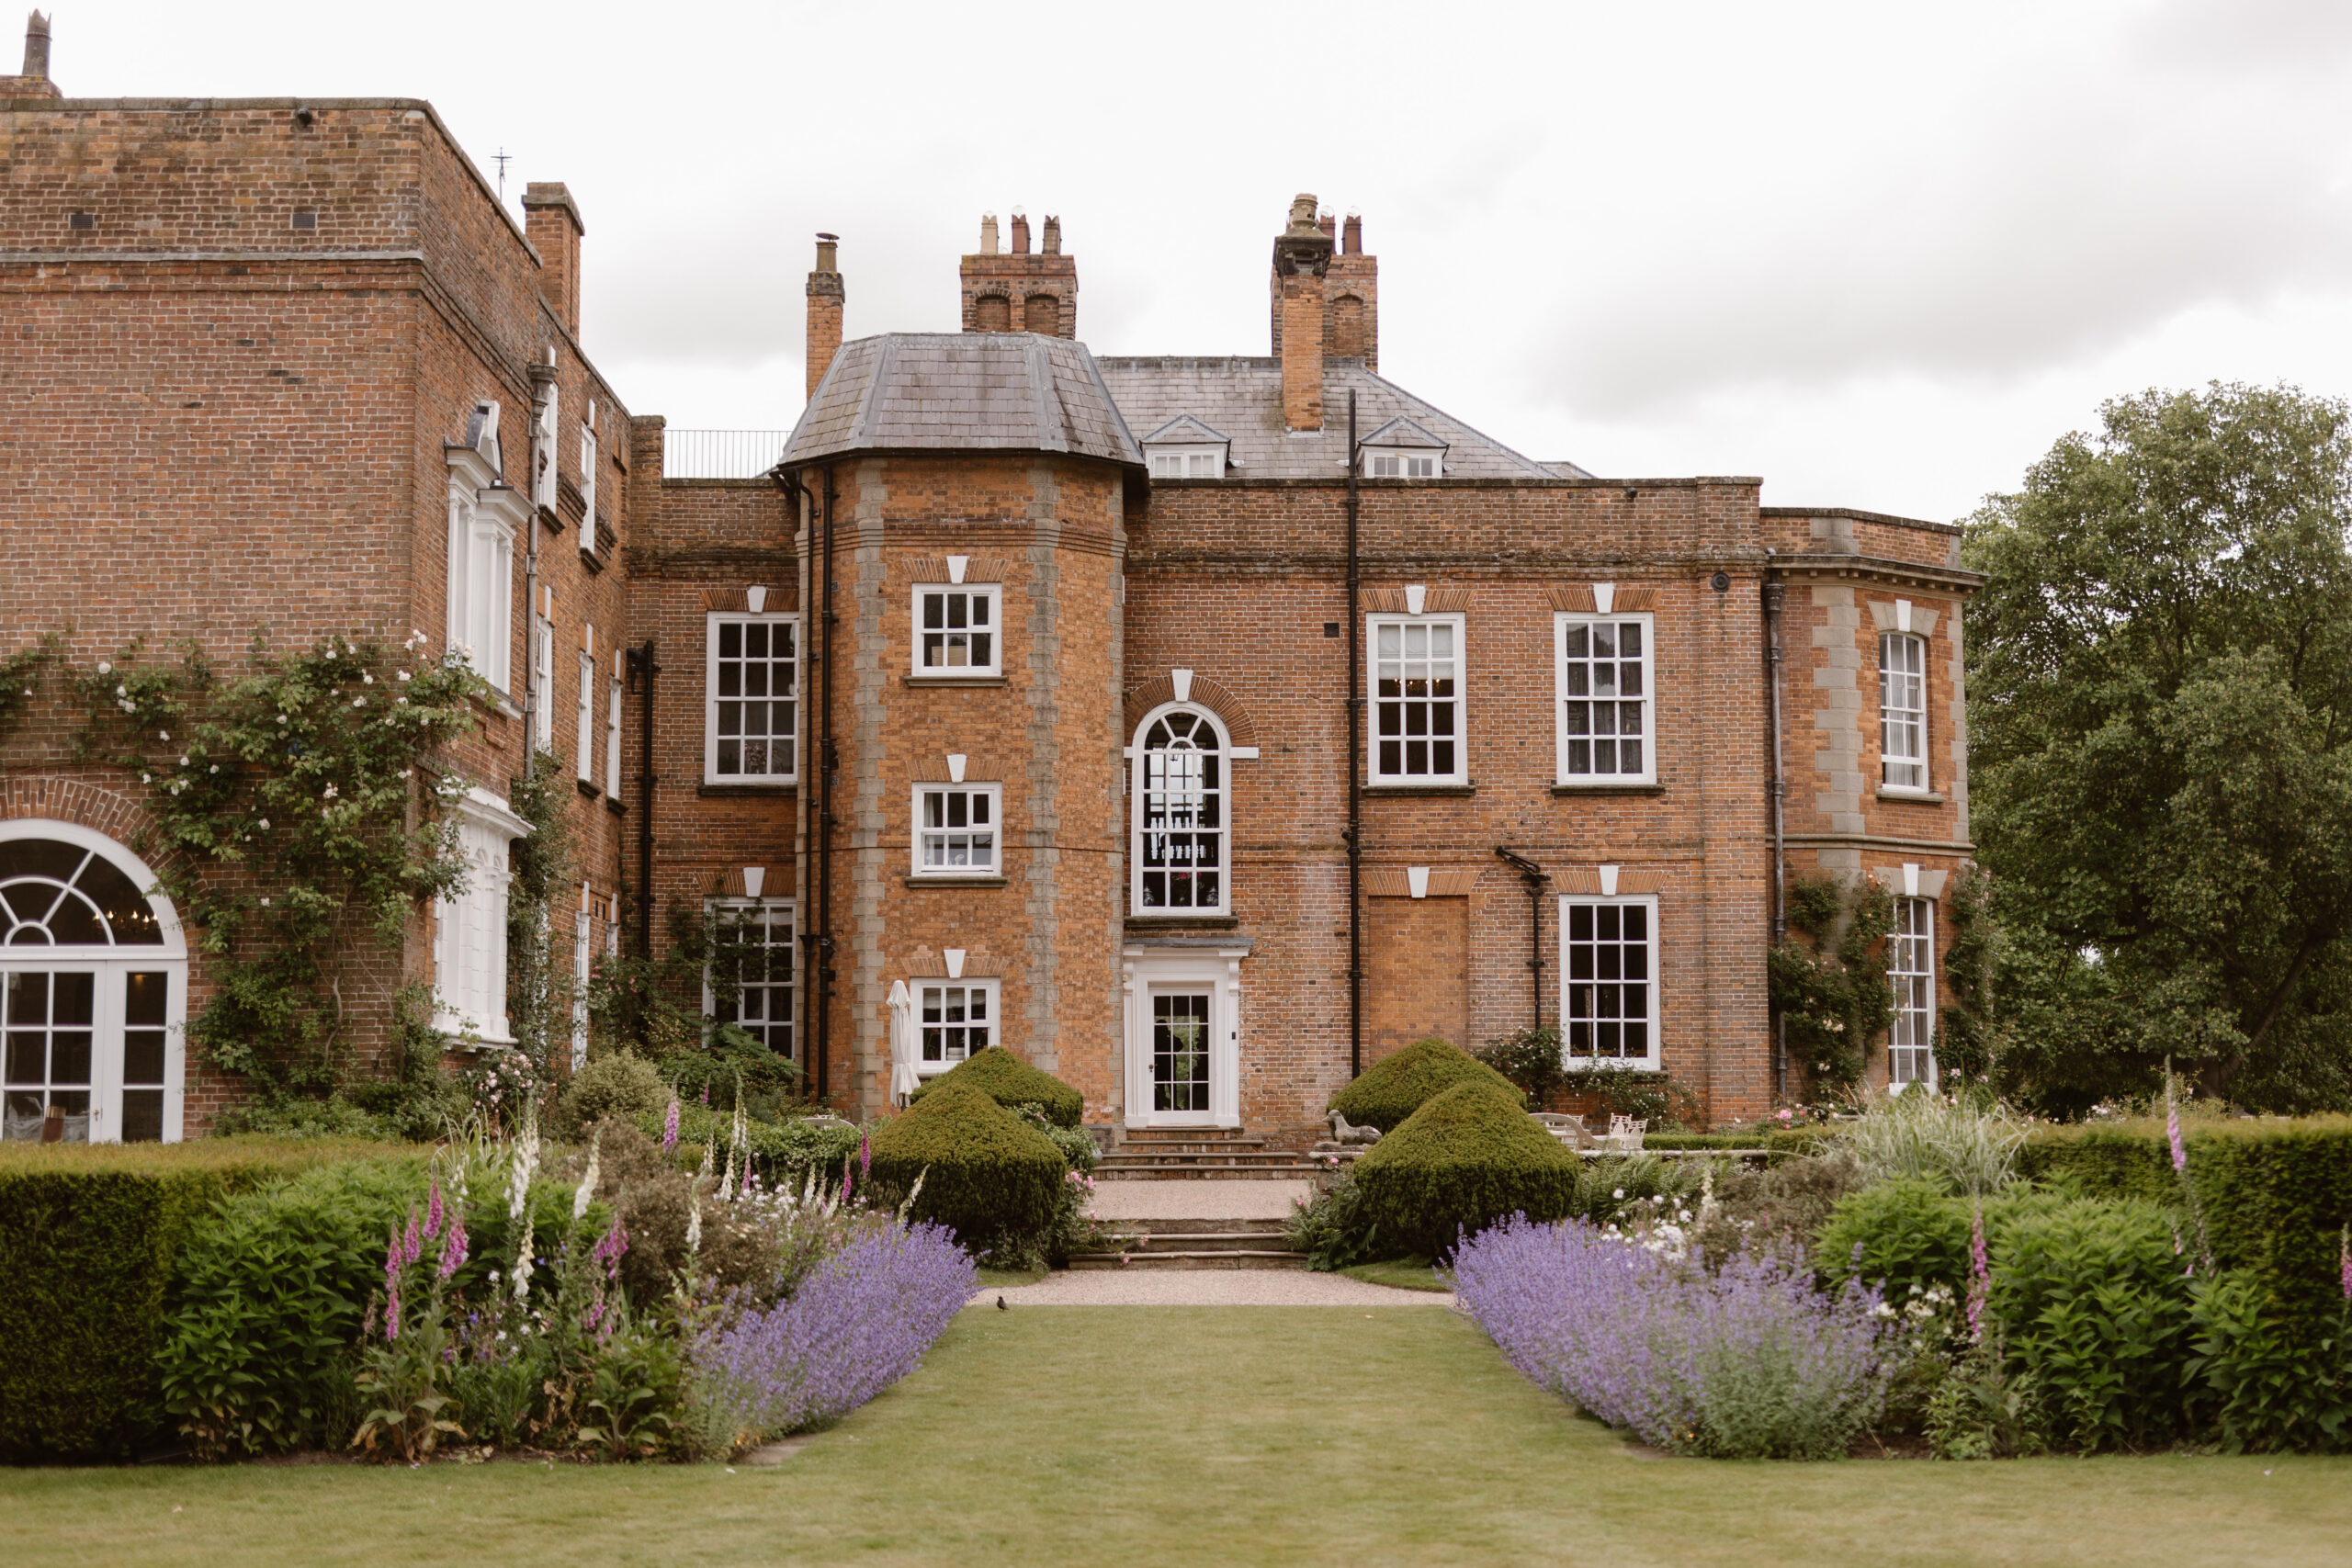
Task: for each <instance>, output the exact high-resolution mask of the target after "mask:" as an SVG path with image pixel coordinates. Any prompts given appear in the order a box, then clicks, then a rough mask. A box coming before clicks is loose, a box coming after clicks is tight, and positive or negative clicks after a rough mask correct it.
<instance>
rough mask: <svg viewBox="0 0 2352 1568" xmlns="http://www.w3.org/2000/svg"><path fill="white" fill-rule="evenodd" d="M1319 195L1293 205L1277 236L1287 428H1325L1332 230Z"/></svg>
mask: <svg viewBox="0 0 2352 1568" xmlns="http://www.w3.org/2000/svg"><path fill="white" fill-rule="evenodd" d="M1315 206H1316V203H1315V197H1313V196H1311V195H1306V194H1301V195H1299V196H1297V197H1294V198H1293V199H1292V201H1291V204H1290V224H1289V226H1288V227H1287V228H1285V229H1284V230H1283V231H1282V233H1281V234H1280V235H1278V236H1276V238H1275V240H1274V304H1275V312H1274V353H1275V354H1276V355H1279V356H1280V357H1281V359H1282V362H1283V429H1285V430H1320V429H1322V428H1323V329H1324V320H1325V316H1326V310H1325V299H1324V287H1323V279H1324V275H1325V274H1326V273H1328V272H1329V271H1330V268H1331V250H1332V242H1331V234H1330V232H1329V231H1328V230H1327V229H1326V228H1325V227H1324V226H1323V224H1322V223H1321V222H1319V221H1318V220H1317V218H1316V214H1315Z"/></svg>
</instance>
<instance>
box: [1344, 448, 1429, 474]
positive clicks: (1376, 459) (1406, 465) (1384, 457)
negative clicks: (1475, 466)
mask: <svg viewBox="0 0 2352 1568" xmlns="http://www.w3.org/2000/svg"><path fill="white" fill-rule="evenodd" d="M1444 468H1445V457H1444V456H1443V454H1442V453H1438V452H1408V451H1380V450H1378V449H1376V448H1368V449H1367V450H1366V451H1365V453H1364V471H1365V472H1366V473H1367V474H1369V475H1370V476H1371V477H1372V478H1374V479H1439V478H1442V477H1443V472H1444Z"/></svg>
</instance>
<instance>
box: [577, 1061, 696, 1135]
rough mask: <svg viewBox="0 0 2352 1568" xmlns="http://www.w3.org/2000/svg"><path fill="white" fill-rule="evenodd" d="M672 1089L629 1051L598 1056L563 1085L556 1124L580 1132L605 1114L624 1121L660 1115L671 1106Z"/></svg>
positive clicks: (654, 1071) (591, 1125) (655, 1072)
mask: <svg viewBox="0 0 2352 1568" xmlns="http://www.w3.org/2000/svg"><path fill="white" fill-rule="evenodd" d="M670 1099H671V1089H670V1086H669V1084H667V1083H666V1082H664V1081H663V1080H662V1075H661V1073H660V1072H659V1071H657V1070H656V1069H655V1067H654V1066H653V1064H652V1063H650V1062H649V1061H647V1060H646V1059H645V1058H644V1057H642V1056H639V1055H636V1054H635V1053H634V1052H630V1051H616V1052H614V1053H613V1054H612V1055H609V1056H599V1057H597V1058H596V1059H595V1060H594V1061H593V1062H591V1063H589V1064H588V1065H587V1066H584V1067H582V1068H581V1069H580V1070H579V1071H578V1072H576V1073H574V1074H572V1075H571V1082H570V1083H569V1084H567V1085H565V1086H564V1090H563V1096H562V1098H561V1099H560V1100H557V1101H556V1113H555V1122H556V1125H557V1126H559V1127H560V1128H561V1129H563V1130H564V1131H565V1132H567V1133H577V1134H582V1135H584V1134H585V1133H586V1130H587V1129H588V1128H590V1127H593V1126H594V1125H595V1124H596V1123H597V1122H602V1121H603V1120H605V1118H606V1117H607V1116H617V1117H620V1118H621V1119H622V1120H623V1121H630V1122H633V1121H636V1120H637V1119H639V1117H642V1116H647V1115H652V1116H659V1115H661V1114H662V1112H663V1111H667V1110H668V1109H669V1106H670Z"/></svg>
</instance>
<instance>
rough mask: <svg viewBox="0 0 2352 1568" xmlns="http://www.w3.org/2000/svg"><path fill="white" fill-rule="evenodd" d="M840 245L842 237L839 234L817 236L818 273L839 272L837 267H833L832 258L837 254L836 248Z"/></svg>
mask: <svg viewBox="0 0 2352 1568" xmlns="http://www.w3.org/2000/svg"><path fill="white" fill-rule="evenodd" d="M841 243H842V237H841V236H840V235H839V234H820V235H818V236H817V270H818V271H819V272H839V271H840V270H841V268H840V267H839V266H838V265H834V258H835V256H836V255H837V254H838V247H839V246H840V244H841Z"/></svg>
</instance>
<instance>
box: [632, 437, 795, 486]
mask: <svg viewBox="0 0 2352 1568" xmlns="http://www.w3.org/2000/svg"><path fill="white" fill-rule="evenodd" d="M791 434H792V432H790V431H788V430H664V431H663V432H662V478H663V479H758V478H759V477H760V476H761V475H762V474H764V473H766V472H767V471H768V470H769V469H770V468H775V464H776V459H777V458H779V457H783V456H784V444H785V441H786V439H787V438H788V437H789V436H790V435H791Z"/></svg>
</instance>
